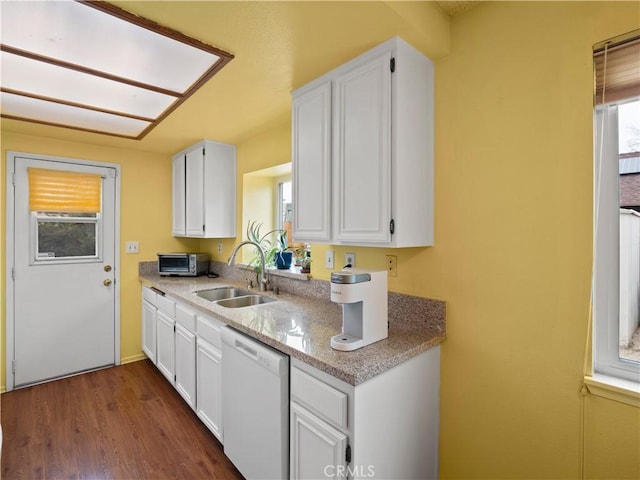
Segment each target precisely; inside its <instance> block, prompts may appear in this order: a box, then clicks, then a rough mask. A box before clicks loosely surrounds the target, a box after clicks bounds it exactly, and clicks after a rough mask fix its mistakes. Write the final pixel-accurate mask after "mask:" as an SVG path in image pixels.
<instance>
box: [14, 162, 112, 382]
mask: <svg viewBox="0 0 640 480" xmlns="http://www.w3.org/2000/svg"><path fill="white" fill-rule="evenodd" d="M16 157H28V158H33V159H36V160H43V161H48V162H57V163H68V164H74V165H90V166H96V167H107V168H113V169H115V171H116V178H115V189H116V192H115V239H116V240H115V245H114V247H115V251H114V253H115V258H114V270H115V274H114V294H115V309H114V315H115V324H114V333H115V336H114V352H115V364H116V365H120V165H119V164H117V163H106V162H96V161H91V160H82V159H76V158H65V157H54V156H49V155H38V154H34V153H25V152H14V151H8V152H7V210H6V222H7V229H6V239H5V241H6V244H5V245H6V250H5V270H6V277H5V285H6V287H5V291H6V302H5V303H6V305H5V308H6V314H5V327H6V330H5V350H6V352H5V355H6V356H5V360H6V367H5V372H6V390H7V391H8V392H9V391H11V390H13V388H14V382H15V381H14V375H13V358H14V348H15V343H14V336H15V335H14V333H15V332H14V328H13V327H14V317H15V301H14V293H15V288H14V287H15V286H14V283H13V267H14V265H15V261H14V249H15V242H14V238H15V235H14V233H15V208H14V206H15V198H14V196H15V194H14V183H15V182H14V175H15V161H16Z"/></svg>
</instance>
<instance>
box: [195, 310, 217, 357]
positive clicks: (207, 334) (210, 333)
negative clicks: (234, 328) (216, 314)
mask: <svg viewBox="0 0 640 480" xmlns="http://www.w3.org/2000/svg"><path fill="white" fill-rule="evenodd" d="M222 325H223V324H222V322H220V321H218V320H215V319H213V318H210V317H206V316H203V315H198V319H197V327H196V331H197V332H198V337H200V338H202V339H203V340H206V341H207V342H209V343H210V344H211V345H213V346H215V347H218V348H220V349H221V348H222V337H221V336H220V328H221V327H222Z"/></svg>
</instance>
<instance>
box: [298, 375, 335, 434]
mask: <svg viewBox="0 0 640 480" xmlns="http://www.w3.org/2000/svg"><path fill="white" fill-rule="evenodd" d="M291 400H295V401H297V402H299V403H301V404H302V405H304V406H305V407H307V408H308V409H310V410H311V411H312V412H314V413H315V414H317V415H318V416H320V417H321V418H324V419H325V420H327V421H328V422H329V423H331V424H333V425H335V426H337V427H339V428H343V429H346V428H347V394H346V393H343V392H341V391H340V390H336V389H335V388H333V387H331V386H330V385H327V384H326V383H324V382H322V381H320V380H318V379H317V378H314V377H312V376H311V375H309V374H308V373H305V372H303V371H302V370H300V369H298V368H295V367H292V368H291Z"/></svg>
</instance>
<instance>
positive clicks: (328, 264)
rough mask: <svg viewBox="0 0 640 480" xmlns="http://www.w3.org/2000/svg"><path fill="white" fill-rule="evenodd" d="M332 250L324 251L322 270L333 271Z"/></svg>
mask: <svg viewBox="0 0 640 480" xmlns="http://www.w3.org/2000/svg"><path fill="white" fill-rule="evenodd" d="M333 253H334V252H333V250H325V251H324V268H329V269H331V270H333Z"/></svg>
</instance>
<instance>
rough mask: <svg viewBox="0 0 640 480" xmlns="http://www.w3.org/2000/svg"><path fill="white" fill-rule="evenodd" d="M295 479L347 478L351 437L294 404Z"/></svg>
mask: <svg viewBox="0 0 640 480" xmlns="http://www.w3.org/2000/svg"><path fill="white" fill-rule="evenodd" d="M289 441H290V446H291V451H290V458H291V465H290V468H291V470H290V472H291V473H290V475H291V478H299V479H309V480H315V479H319V478H337V479H342V478H346V470H347V463H346V457H345V452H346V449H347V444H348V438H347V435H346V434H344V433H343V432H341V431H340V430H338V429H336V428H334V427H332V426H331V425H329V424H328V423H327V422H324V421H323V420H322V419H320V418H319V417H317V416H316V415H314V414H313V413H311V412H310V411H309V410H307V409H306V408H304V407H303V406H301V405H300V404H298V403H296V402H291V437H290V439H289Z"/></svg>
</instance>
